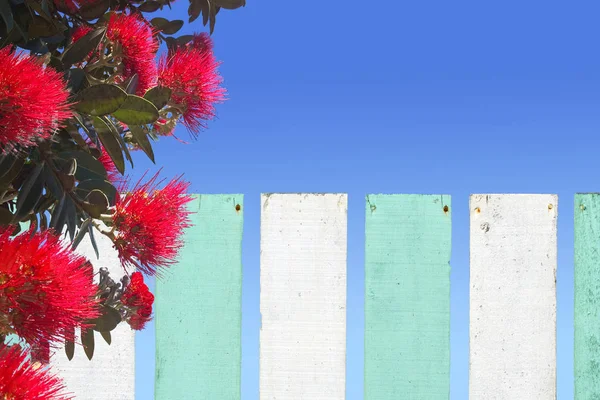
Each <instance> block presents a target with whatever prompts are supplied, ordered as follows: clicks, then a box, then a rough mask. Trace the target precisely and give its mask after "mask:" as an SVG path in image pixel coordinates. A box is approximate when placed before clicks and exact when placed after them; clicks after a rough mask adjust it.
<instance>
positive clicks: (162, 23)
mask: <svg viewBox="0 0 600 400" xmlns="http://www.w3.org/2000/svg"><path fill="white" fill-rule="evenodd" d="M150 23H151V24H152V25H153V26H154V27H155V28H156V29H158V30H159V31H162V32H163V33H164V34H165V35H174V34H176V33H177V32H178V31H179V30H180V29H181V27H182V26H183V21H182V20H180V19H176V20H174V21H169V20H167V19H165V18H161V17H156V18H152V20H151V21H150Z"/></svg>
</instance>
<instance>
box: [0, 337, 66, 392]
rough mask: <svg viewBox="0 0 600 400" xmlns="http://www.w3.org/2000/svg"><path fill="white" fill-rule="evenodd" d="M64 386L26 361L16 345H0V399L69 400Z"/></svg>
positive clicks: (25, 354) (25, 355)
mask: <svg viewBox="0 0 600 400" xmlns="http://www.w3.org/2000/svg"><path fill="white" fill-rule="evenodd" d="M72 398H73V396H69V395H67V393H66V392H65V385H64V384H63V382H62V381H61V380H60V379H59V378H58V377H56V376H54V375H52V374H51V373H49V371H48V370H47V369H45V368H39V366H37V365H35V363H33V362H31V361H29V360H28V358H27V352H26V351H25V350H24V349H23V348H21V346H19V345H13V346H8V345H5V344H3V343H0V399H15V400H17V399H19V400H21V399H27V400H49V399H54V400H68V399H72Z"/></svg>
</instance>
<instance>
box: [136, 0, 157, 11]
mask: <svg viewBox="0 0 600 400" xmlns="http://www.w3.org/2000/svg"><path fill="white" fill-rule="evenodd" d="M159 8H160V3H159V2H158V1H153V0H150V1H147V2H145V3H142V4H141V5H140V6H139V7H138V10H140V11H142V12H154V11H156V10H158V9H159Z"/></svg>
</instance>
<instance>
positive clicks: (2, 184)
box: [0, 158, 25, 189]
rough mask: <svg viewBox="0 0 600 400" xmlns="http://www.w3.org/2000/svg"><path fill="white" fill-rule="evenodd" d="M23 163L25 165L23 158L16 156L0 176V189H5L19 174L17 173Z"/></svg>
mask: <svg viewBox="0 0 600 400" xmlns="http://www.w3.org/2000/svg"><path fill="white" fill-rule="evenodd" d="M23 165H25V160H24V159H23V158H17V159H16V160H15V162H14V163H13V164H12V166H11V167H10V168H9V169H8V171H7V172H6V173H4V175H2V176H0V188H1V189H6V188H8V187H9V186H10V185H11V184H12V183H13V181H14V179H15V178H16V177H17V176H19V173H20V172H21V170H22V169H23Z"/></svg>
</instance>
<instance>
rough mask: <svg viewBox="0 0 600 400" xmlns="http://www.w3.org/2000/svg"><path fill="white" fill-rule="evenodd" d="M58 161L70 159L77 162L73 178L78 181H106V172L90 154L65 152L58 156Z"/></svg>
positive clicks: (78, 151)
mask: <svg viewBox="0 0 600 400" xmlns="http://www.w3.org/2000/svg"><path fill="white" fill-rule="evenodd" d="M58 158H59V159H60V160H63V162H64V161H68V160H71V159H76V160H77V171H75V178H77V180H79V181H83V180H86V179H101V180H104V179H106V176H107V175H106V170H105V169H104V166H103V165H102V163H101V162H100V161H98V160H97V159H96V158H94V156H92V155H91V154H90V153H86V152H85V151H80V150H77V151H66V152H62V153H60V154H59V155H58Z"/></svg>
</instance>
